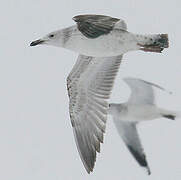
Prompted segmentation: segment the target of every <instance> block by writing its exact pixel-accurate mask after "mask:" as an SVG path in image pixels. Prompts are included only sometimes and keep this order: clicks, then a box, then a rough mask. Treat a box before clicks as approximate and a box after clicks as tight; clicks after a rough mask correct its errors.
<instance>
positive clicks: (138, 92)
mask: <svg viewBox="0 0 181 180" xmlns="http://www.w3.org/2000/svg"><path fill="white" fill-rule="evenodd" d="M123 80H124V81H125V82H126V83H127V84H128V86H129V87H130V88H131V95H130V98H129V100H128V102H129V103H131V104H154V103H155V94H154V89H153V87H156V88H159V89H161V90H163V91H166V90H165V89H164V88H163V87H161V86H159V85H157V84H154V83H151V82H147V81H144V80H142V79H137V78H130V77H127V78H124V79H123ZM169 93H170V92H169Z"/></svg>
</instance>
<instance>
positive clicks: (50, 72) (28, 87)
mask: <svg viewBox="0 0 181 180" xmlns="http://www.w3.org/2000/svg"><path fill="white" fill-rule="evenodd" d="M180 7H181V2H180V0H172V1H166V0H159V1H158V0H152V1H146V0H139V1H136V0H119V1H118V0H109V1H108V0H90V1H86V0H65V1H63V0H51V1H45V0H31V1H25V0H7V1H2V2H1V6H0V22H1V26H0V27H1V28H0V32H1V33H0V92H1V93H0V179H1V180H73V179H74V180H75V179H77V180H81V179H86V180H89V179H91V180H98V179H102V180H111V179H114V180H117V179H119V180H121V179H122V180H145V179H149V180H163V179H164V180H180V179H181V167H180V164H181V157H180V153H181V140H180V139H181V130H180V129H181V119H179V120H177V121H169V120H166V119H160V120H155V121H150V122H145V123H143V124H141V125H140V126H139V134H140V138H141V139H142V143H143V146H144V149H145V152H146V155H147V159H148V163H149V165H150V168H151V171H152V174H151V176H147V175H146V173H145V172H144V171H143V169H142V168H140V167H139V166H138V164H137V162H136V161H135V160H134V159H133V157H132V156H131V155H130V153H129V152H128V150H127V148H126V147H125V145H124V144H123V142H122V140H121V139H120V137H119V136H118V134H117V132H116V129H115V127H114V124H113V122H112V120H111V118H110V117H109V119H108V122H107V129H106V135H105V138H104V144H103V145H102V146H101V153H100V154H99V155H98V158H97V161H96V166H95V169H94V172H93V173H92V174H90V175H88V174H87V173H86V171H85V169H84V167H83V164H82V162H81V160H80V158H79V154H78V152H77V148H76V145H75V142H74V137H73V132H72V127H71V123H70V119H69V112H68V96H67V91H66V77H67V75H68V74H69V72H70V70H71V68H72V66H73V65H74V63H75V61H76V58H77V56H78V54H76V53H73V52H71V51H68V50H65V49H61V48H55V47H50V46H37V47H29V44H30V42H31V41H32V40H35V39H37V38H39V37H42V36H44V35H45V34H47V33H49V32H51V31H54V30H57V29H60V28H64V27H67V26H70V25H72V24H74V22H73V21H72V20H71V18H72V17H73V16H74V15H78V14H84V13H89V14H90V13H96V14H105V15H111V16H113V17H118V18H122V19H124V20H125V21H126V23H127V25H128V30H129V31H131V32H135V33H146V34H148V33H168V34H169V39H170V48H169V49H166V50H164V51H163V53H162V54H154V53H144V52H130V53H127V54H126V55H124V58H123V63H122V64H121V67H120V71H119V74H118V77H117V79H116V83H115V86H114V90H113V93H112V97H111V100H110V102H124V101H126V100H127V98H128V96H129V93H130V90H129V88H128V87H127V86H126V84H124V82H123V81H122V78H123V77H125V76H133V77H139V78H142V79H144V80H147V81H151V82H154V83H157V84H159V85H161V86H163V87H165V88H166V89H169V90H171V91H173V95H168V94H167V93H164V92H160V91H158V93H157V94H158V99H157V100H158V105H159V106H161V107H163V108H167V109H172V110H181V80H180V77H181V70H180V68H181V58H180V51H181V48H180V47H181V45H180V42H181V36H180V32H181V24H180V19H181V11H180Z"/></svg>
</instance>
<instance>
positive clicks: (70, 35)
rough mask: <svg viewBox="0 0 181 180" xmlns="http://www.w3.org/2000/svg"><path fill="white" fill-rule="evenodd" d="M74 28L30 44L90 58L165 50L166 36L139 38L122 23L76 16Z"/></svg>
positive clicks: (110, 18)
mask: <svg viewBox="0 0 181 180" xmlns="http://www.w3.org/2000/svg"><path fill="white" fill-rule="evenodd" d="M73 20H74V21H75V22H76V23H77V25H74V26H71V27H68V28H65V29H61V30H58V31H55V32H51V33H49V34H48V35H46V36H45V37H43V38H41V39H38V40H36V41H33V42H32V43H31V46H35V45H38V44H46V45H53V46H58V47H63V48H66V49H69V50H72V51H75V52H77V53H79V54H83V55H86V56H93V57H110V56H118V55H121V54H124V53H126V52H128V51H134V50H143V51H151V52H161V51H162V50H163V49H164V48H168V36H167V34H154V35H139V34H133V33H131V32H128V31H127V30H126V24H125V22H124V21H123V20H121V19H117V18H112V17H109V16H103V15H79V16H75V17H74V18H73Z"/></svg>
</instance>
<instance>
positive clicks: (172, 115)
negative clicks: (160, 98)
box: [160, 109, 181, 120]
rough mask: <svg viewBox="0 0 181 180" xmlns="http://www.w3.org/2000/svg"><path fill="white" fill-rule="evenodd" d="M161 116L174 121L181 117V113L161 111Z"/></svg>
mask: <svg viewBox="0 0 181 180" xmlns="http://www.w3.org/2000/svg"><path fill="white" fill-rule="evenodd" d="M160 112H161V115H162V117H164V118H167V119H171V120H175V119H178V118H180V117H181V112H178V111H177V112H175V111H167V110H163V109H162V110H161V111H160Z"/></svg>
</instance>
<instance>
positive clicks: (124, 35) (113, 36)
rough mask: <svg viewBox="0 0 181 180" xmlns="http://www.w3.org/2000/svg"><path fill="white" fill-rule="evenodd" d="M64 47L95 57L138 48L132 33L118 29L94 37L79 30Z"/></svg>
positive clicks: (117, 53)
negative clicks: (91, 37)
mask: <svg viewBox="0 0 181 180" xmlns="http://www.w3.org/2000/svg"><path fill="white" fill-rule="evenodd" d="M65 48H67V49H70V50H73V51H75V52H78V53H79V54H84V55H87V56H95V57H107V56H117V55H121V54H123V53H126V52H128V51H131V50H137V49H139V47H138V45H137V42H136V41H135V38H134V35H133V34H131V33H129V32H122V31H118V30H117V31H116V32H115V31H112V32H111V33H109V34H106V35H102V36H100V37H98V38H95V39H90V38H87V37H85V36H84V35H82V34H81V33H80V32H79V33H77V34H75V35H73V36H72V37H71V38H70V39H69V41H68V42H67V44H66V46H65Z"/></svg>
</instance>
